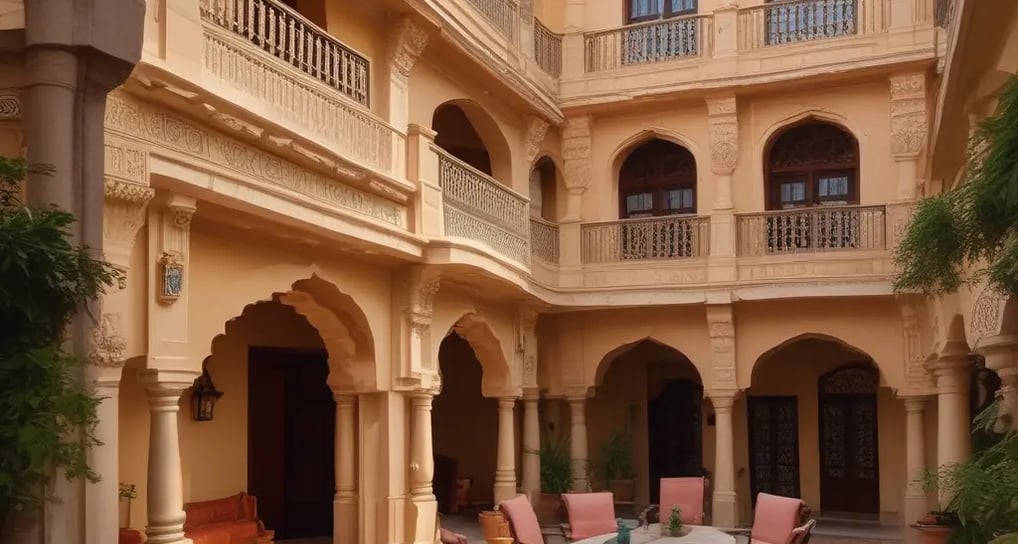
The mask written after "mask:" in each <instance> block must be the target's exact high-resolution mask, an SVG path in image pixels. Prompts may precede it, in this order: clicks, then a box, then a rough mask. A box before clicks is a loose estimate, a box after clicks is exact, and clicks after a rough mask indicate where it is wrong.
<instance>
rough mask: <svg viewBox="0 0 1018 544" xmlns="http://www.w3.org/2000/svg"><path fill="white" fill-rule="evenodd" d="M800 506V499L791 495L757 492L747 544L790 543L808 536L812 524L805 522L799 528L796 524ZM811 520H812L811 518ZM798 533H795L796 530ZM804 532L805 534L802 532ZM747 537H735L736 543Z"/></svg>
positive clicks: (743, 540)
mask: <svg viewBox="0 0 1018 544" xmlns="http://www.w3.org/2000/svg"><path fill="white" fill-rule="evenodd" d="M801 507H802V500H800V499H793V498H791V497H781V496H778V495H771V494H768V493H758V494H757V496H756V512H754V514H753V528H752V529H751V530H750V533H749V537H748V542H749V544H792V542H793V540H798V538H796V537H800V538H801V537H805V538H807V539H808V538H809V530H812V528H813V526H812V524H811V523H809V522H807V523H806V525H804V526H802V527H801V528H797V527H796V525H797V524H798V522H799V509H800V508H801ZM811 521H812V520H811ZM797 529H799V530H800V533H799V534H798V535H797V534H796V530H797ZM803 532H805V534H802V533H803ZM746 541H747V539H746V538H745V536H743V538H737V540H736V542H737V544H743V543H744V542H746Z"/></svg>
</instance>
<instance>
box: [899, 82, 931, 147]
mask: <svg viewBox="0 0 1018 544" xmlns="http://www.w3.org/2000/svg"><path fill="white" fill-rule="evenodd" d="M890 85H891V152H892V153H894V155H895V157H897V158H899V159H901V158H914V157H918V156H919V154H920V153H921V152H922V151H923V150H924V149H925V148H926V137H927V133H928V132H929V120H928V115H927V111H926V73H925V72H912V73H906V74H899V75H895V76H891V81H890Z"/></svg>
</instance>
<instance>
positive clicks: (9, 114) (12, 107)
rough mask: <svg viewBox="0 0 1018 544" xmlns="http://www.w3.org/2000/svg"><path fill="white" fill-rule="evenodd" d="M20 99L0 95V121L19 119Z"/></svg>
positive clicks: (9, 95)
mask: <svg viewBox="0 0 1018 544" xmlns="http://www.w3.org/2000/svg"><path fill="white" fill-rule="evenodd" d="M20 118H21V99H20V98H18V97H17V96H15V95H12V94H5V95H0V119H20Z"/></svg>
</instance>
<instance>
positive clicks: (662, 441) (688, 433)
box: [647, 380, 703, 503]
mask: <svg viewBox="0 0 1018 544" xmlns="http://www.w3.org/2000/svg"><path fill="white" fill-rule="evenodd" d="M702 404H703V387H701V386H700V385H699V384H697V383H695V382H692V381H689V380H673V381H671V382H668V384H667V385H665V388H664V390H663V391H662V392H661V394H660V395H659V396H658V397H657V398H655V399H653V400H651V401H650V402H649V403H648V404H647V430H648V433H647V434H648V441H649V446H650V451H649V452H648V453H649V455H650V459H649V461H650V463H649V464H650V467H649V469H650V470H649V471H648V472H650V475H649V476H650V500H651V502H654V503H656V502H659V500H660V496H661V478H670V477H677V476H701V475H703V445H702V444H703V436H702V429H701V425H700V421H701V418H702V416H701V406H702Z"/></svg>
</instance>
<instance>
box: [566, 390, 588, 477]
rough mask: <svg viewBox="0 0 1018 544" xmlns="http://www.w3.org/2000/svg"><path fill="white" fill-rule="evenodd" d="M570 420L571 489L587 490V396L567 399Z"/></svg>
mask: <svg viewBox="0 0 1018 544" xmlns="http://www.w3.org/2000/svg"><path fill="white" fill-rule="evenodd" d="M569 408H570V422H571V424H572V425H571V426H572V430H571V434H570V437H569V458H570V459H571V460H572V467H573V489H572V490H573V491H576V492H581V493H582V492H586V491H588V486H589V482H588V481H587V398H586V397H571V398H570V399H569Z"/></svg>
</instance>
